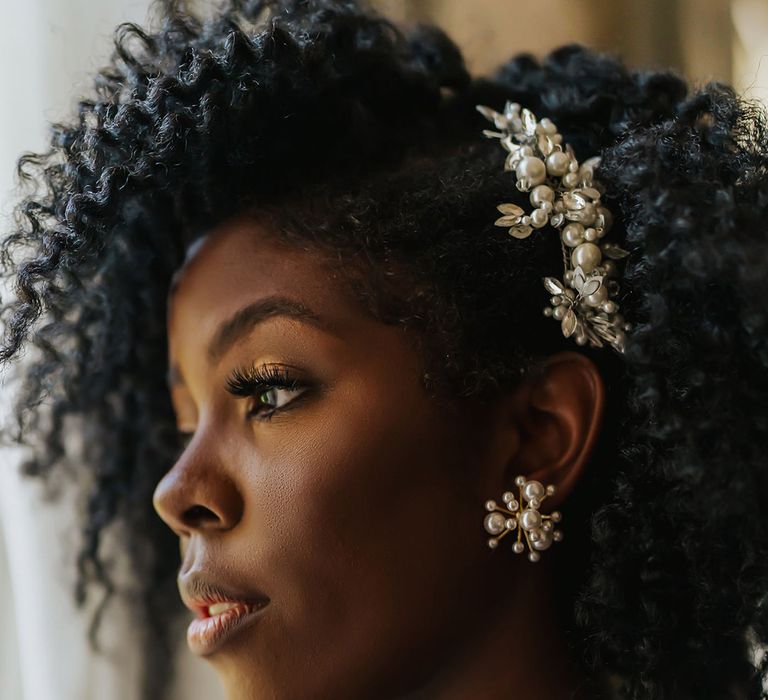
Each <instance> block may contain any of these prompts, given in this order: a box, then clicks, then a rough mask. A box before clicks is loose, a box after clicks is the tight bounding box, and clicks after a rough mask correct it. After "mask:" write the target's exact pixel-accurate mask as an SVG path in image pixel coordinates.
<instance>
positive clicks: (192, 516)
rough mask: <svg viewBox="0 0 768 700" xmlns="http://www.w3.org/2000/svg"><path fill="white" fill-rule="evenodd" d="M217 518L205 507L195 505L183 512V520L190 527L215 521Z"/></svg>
mask: <svg viewBox="0 0 768 700" xmlns="http://www.w3.org/2000/svg"><path fill="white" fill-rule="evenodd" d="M218 519H219V517H218V516H217V515H216V514H215V513H214V512H213V511H212V510H210V509H208V508H206V507H205V506H201V505H195V506H192V507H191V508H188V509H187V510H186V511H184V515H183V520H184V522H185V523H186V524H187V525H189V526H191V527H195V526H199V525H201V524H203V523H205V522H206V521H217V520H218Z"/></svg>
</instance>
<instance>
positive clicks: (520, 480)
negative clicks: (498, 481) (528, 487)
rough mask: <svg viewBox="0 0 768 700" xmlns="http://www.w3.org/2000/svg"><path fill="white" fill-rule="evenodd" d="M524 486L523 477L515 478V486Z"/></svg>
mask: <svg viewBox="0 0 768 700" xmlns="http://www.w3.org/2000/svg"><path fill="white" fill-rule="evenodd" d="M523 485H525V477H524V476H522V475H520V476H516V477H515V486H523Z"/></svg>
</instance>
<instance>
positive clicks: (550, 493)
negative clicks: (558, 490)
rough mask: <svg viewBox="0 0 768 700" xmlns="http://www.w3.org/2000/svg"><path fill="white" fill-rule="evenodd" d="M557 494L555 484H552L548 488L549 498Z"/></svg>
mask: <svg viewBox="0 0 768 700" xmlns="http://www.w3.org/2000/svg"><path fill="white" fill-rule="evenodd" d="M554 493H555V486H554V484H550V485H549V486H547V496H552V495H554Z"/></svg>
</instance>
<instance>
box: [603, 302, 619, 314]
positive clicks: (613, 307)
mask: <svg viewBox="0 0 768 700" xmlns="http://www.w3.org/2000/svg"><path fill="white" fill-rule="evenodd" d="M600 308H601V309H602V310H603V311H604V312H605V313H607V314H615V313H616V311H617V310H618V308H619V305H618V304H617V303H616V302H615V301H606V302H605V303H604V304H603V305H602V306H601V307H600Z"/></svg>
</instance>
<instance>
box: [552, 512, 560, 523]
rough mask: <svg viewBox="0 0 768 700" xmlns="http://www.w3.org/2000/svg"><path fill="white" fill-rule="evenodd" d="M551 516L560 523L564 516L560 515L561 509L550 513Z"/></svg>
mask: <svg viewBox="0 0 768 700" xmlns="http://www.w3.org/2000/svg"><path fill="white" fill-rule="evenodd" d="M550 517H551V518H552V521H553V522H556V523H559V522H560V519H561V517H562V516H561V515H560V511H559V510H553V511H552V513H551V514H550Z"/></svg>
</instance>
